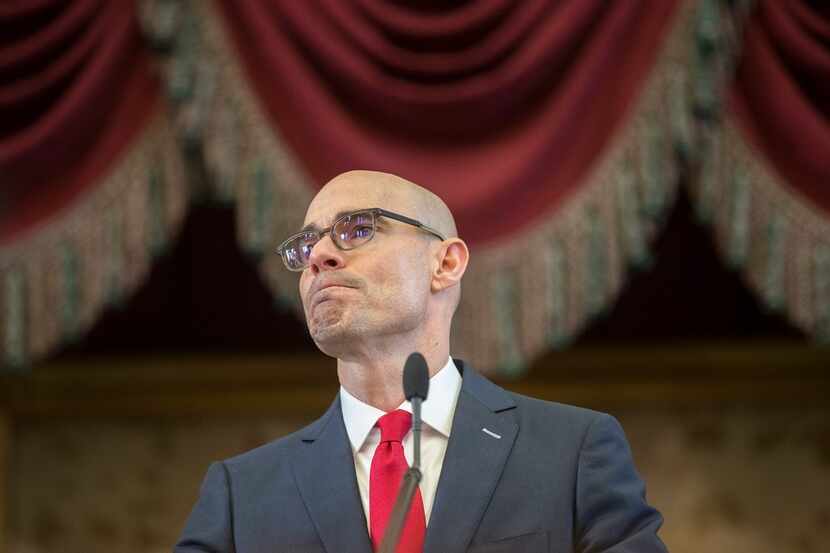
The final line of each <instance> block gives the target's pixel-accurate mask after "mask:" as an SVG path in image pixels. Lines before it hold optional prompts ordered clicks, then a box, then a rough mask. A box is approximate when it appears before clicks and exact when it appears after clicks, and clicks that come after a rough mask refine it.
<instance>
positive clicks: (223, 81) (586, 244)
mask: <svg viewBox="0 0 830 553" xmlns="http://www.w3.org/2000/svg"><path fill="white" fill-rule="evenodd" d="M216 1H217V0H214V2H194V1H191V2H189V3H188V4H187V6H188V8H187V10H188V13H189V14H190V17H192V22H193V23H191V24H194V25H198V27H199V28H198V32H197V33H196V34H197V35H198V37H199V40H200V41H201V43H200V44H199V59H200V63H199V64H198V69H196V70H195V75H196V76H195V81H196V82H195V86H194V89H193V94H192V97H191V98H189V99H188V100H187V101H185V102H183V103H182V105H181V107H180V110H179V120H180V125H181V126H182V128H184V129H185V131H184V132H185V134H190V135H195V134H198V136H199V140H200V141H201V142H200V144H201V148H202V152H203V156H204V163H205V164H206V167H207V172H208V174H209V176H210V177H211V178H212V182H213V185H214V187H215V192H216V193H218V194H219V195H220V196H224V197H228V198H231V199H235V200H236V202H237V213H238V226H237V230H238V234H239V240H240V243H241V244H242V245H243V246H244V247H245V248H246V249H249V250H251V251H253V252H255V253H259V254H265V255H264V256H263V257H262V258H261V263H260V271H261V274H262V275H263V278H264V279H265V280H266V282H267V283H268V285H269V286H270V287H271V289H272V291H273V292H274V294H275V296H276V297H277V298H279V299H281V301H283V302H285V303H287V304H288V305H290V306H291V307H292V308H293V309H294V310H295V311H296V312H297V313H298V315H300V316H301V313H302V311H301V308H300V304H299V298H298V295H297V277H296V275H294V274H292V273H289V272H288V271H286V270H285V269H284V268H283V266H282V263H281V261H280V259H279V256H277V255H276V254H271V252H270V250H269V248H270V247H271V246H272V245H275V244H276V243H278V242H279V240H280V239H281V238H283V237H284V236H287V235H288V234H289V233H291V232H293V231H294V230H296V229H297V228H299V226H301V224H302V219H303V216H304V209H305V207H306V206H307V205H308V202H309V201H310V200H311V198H312V196H313V194H312V190H313V187H312V186H311V184H310V180H309V177H308V175H307V174H305V173H304V171H303V169H302V167H301V164H300V163H299V162H298V156H296V155H295V154H294V152H291V151H290V149H289V147H288V146H287V145H286V143H285V141H284V140H283V139H282V138H281V137H280V134H279V130H278V129H274V128H272V127H271V126H270V125H269V123H268V119H267V116H266V115H265V113H264V109H263V108H262V107H261V106H260V105H259V102H258V100H257V98H256V96H255V94H254V93H253V91H252V90H251V89H250V85H249V84H248V81H247V77H246V76H245V75H244V70H243V68H242V67H241V64H240V62H239V61H238V60H237V59H236V54H235V52H234V48H233V46H232V43H231V39H230V37H229V36H227V34H226V30H225V29H224V27H223V23H222V19H221V17H220V15H219V14H218V13H217V10H218V7H217V4H216V3H215V2H216ZM695 4H696V3H695V2H692V1H686V2H683V3H682V4H681V5H680V6H678V10H677V14H675V15H676V17H675V20H674V21H673V22H672V24H671V28H670V29H669V30H668V32H667V34H666V39H665V43H664V47H663V50H662V52H661V53H660V55H659V59H658V61H657V63H656V64H655V67H654V68H653V70H652V73H651V75H650V77H649V78H648V81H647V84H646V86H645V87H644V89H643V91H642V92H641V94H640V97H639V99H638V100H637V105H636V106H635V107H634V108H633V109H632V110H631V112H630V114H629V116H628V118H627V121H626V122H625V123H624V124H622V126H621V128H620V130H619V131H618V132H617V136H616V137H615V138H614V140H613V142H612V144H611V145H610V146H609V147H608V148H607V149H606V151H605V153H604V154H603V155H602V158H601V160H600V161H599V162H598V163H597V164H596V168H595V169H594V170H593V171H592V173H591V174H590V175H589V176H588V177H587V178H586V183H585V184H583V186H582V187H581V188H580V190H579V191H578V192H577V193H576V194H575V195H574V196H573V197H572V198H570V199H569V200H568V201H567V202H566V204H565V205H563V206H560V207H559V208H558V209H557V210H556V211H555V212H554V213H552V214H551V215H550V216H549V217H548V218H547V219H546V220H545V221H543V222H541V223H539V224H538V225H536V226H535V227H534V228H533V229H531V230H529V231H526V232H524V233H523V235H522V236H521V237H511V239H510V242H509V244H508V243H502V244H497V245H494V246H488V247H480V248H477V249H476V250H475V251H474V252H473V260H472V263H471V268H470V272H469V273H468V276H467V277H466V278H465V280H464V285H463V290H464V291H463V294H462V296H463V298H462V303H461V306H460V308H459V311H458V313H457V314H456V320H455V325H454V334H453V343H452V351H453V354H454V355H458V356H461V357H464V358H466V359H468V360H469V361H471V362H472V363H473V364H475V365H476V366H477V367H479V368H480V369H482V370H485V371H490V372H493V371H503V372H508V373H510V372H513V371H516V370H521V368H522V367H524V366H525V365H526V364H527V363H528V362H529V361H530V360H532V359H533V358H534V357H535V356H537V355H539V354H540V353H542V352H544V351H546V350H548V349H550V348H551V347H561V346H563V345H565V344H566V343H567V342H568V340H569V339H571V338H572V337H573V336H575V335H576V334H577V333H578V332H579V331H581V330H582V329H583V328H584V327H585V325H586V324H587V323H588V322H589V321H590V320H591V319H592V318H593V317H595V316H597V315H598V314H601V313H602V312H603V311H605V310H607V308H608V306H609V305H610V304H611V303H612V302H613V301H614V300H615V299H616V297H617V295H618V294H619V291H620V289H621V287H622V285H623V282H624V280H625V277H626V273H627V271H628V268H629V267H630V266H631V265H643V264H644V263H646V262H647V260H648V241H649V240H650V238H651V237H653V236H654V234H655V233H656V231H657V229H658V228H659V226H660V224H661V219H662V214H663V213H664V211H665V209H666V207H667V206H670V205H671V204H672V203H673V199H674V196H675V194H676V190H677V180H678V178H677V163H676V161H675V159H676V144H675V142H686V141H688V136H687V135H689V134H690V133H691V130H690V128H691V122H690V121H689V117H690V114H689V110H688V102H689V101H690V99H689V96H690V94H691V89H692V88H691V83H690V78H689V65H690V53H689V52H690V51H691V50H692V49H693V47H694V28H695V17H694V16H695V15H696V10H695V9H694V5H695ZM182 48H184V47H182ZM186 56H187V53H186V52H185V51H179V52H174V55H173V56H172V57H171V59H170V61H169V67H170V68H171V71H173V70H174V68H175V66H176V63H177V62H176V59H177V57H179V58H180V59H182V58H186ZM179 67H181V64H179ZM187 129H190V131H188V130H187ZM194 129H195V130H194ZM263 204H265V205H263Z"/></svg>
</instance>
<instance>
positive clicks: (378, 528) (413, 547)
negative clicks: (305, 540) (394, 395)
mask: <svg viewBox="0 0 830 553" xmlns="http://www.w3.org/2000/svg"><path fill="white" fill-rule="evenodd" d="M375 426H377V427H378V428H380V443H379V444H378V447H377V449H376V450H375V455H374V457H372V469H371V472H370V473H369V521H370V527H371V531H372V546H373V547H374V550H375V551H378V550H380V543H381V542H382V541H383V533H384V532H385V531H386V524H387V522H388V521H389V516H390V515H391V514H392V508H393V507H394V505H395V499H397V497H398V492H399V491H400V489H401V482H402V481H403V475H404V473H406V471H407V470H408V469H409V466H408V465H407V464H406V458H405V457H404V455H403V444H402V442H403V437H404V436H405V435H406V433H407V432H409V428H410V427H411V426H412V415H411V414H410V413H407V412H406V411H401V410H400V409H398V410H397V411H392V412H391V413H387V414H385V415H383V416H382V417H381V418H379V419H378V422H377V424H376V425H375ZM425 533H426V521H425V518H424V501H423V499H421V490H420V489H418V490H416V491H415V497H413V498H412V504H411V505H410V507H409V513H408V514H407V515H406V522H405V523H404V526H403V530H402V531H401V539H400V541H399V542H398V548H397V549H396V550H395V551H396V553H422V551H423V549H424V534H425Z"/></svg>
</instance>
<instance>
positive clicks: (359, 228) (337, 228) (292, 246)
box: [283, 211, 375, 270]
mask: <svg viewBox="0 0 830 553" xmlns="http://www.w3.org/2000/svg"><path fill="white" fill-rule="evenodd" d="M374 233H375V214H374V213H372V212H371V211H365V212H360V213H353V214H351V215H347V216H345V217H342V218H340V219H338V220H337V221H336V222H335V223H334V226H333V227H332V229H331V236H332V239H333V240H334V243H335V245H336V246H337V247H338V248H340V249H342V250H352V249H354V248H357V247H358V246H362V245H363V244H365V243H366V242H368V241H369V240H371V239H372V236H374ZM319 240H320V235H319V234H318V233H316V232H303V233H301V234H298V235H297V236H296V237H294V239H293V240H291V241H289V242H288V243H287V244H286V245H285V246H284V248H283V259H284V260H285V264H286V265H288V267H289V268H290V269H292V270H300V269H303V268H305V267H306V266H308V258H309V256H310V255H311V250H312V248H314V245H315V244H317V242H318V241H319Z"/></svg>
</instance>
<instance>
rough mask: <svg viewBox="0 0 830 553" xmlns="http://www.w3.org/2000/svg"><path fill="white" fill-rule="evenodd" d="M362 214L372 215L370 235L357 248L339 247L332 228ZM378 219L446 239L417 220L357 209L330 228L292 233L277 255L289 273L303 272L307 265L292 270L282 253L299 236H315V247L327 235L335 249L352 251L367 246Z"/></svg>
mask: <svg viewBox="0 0 830 553" xmlns="http://www.w3.org/2000/svg"><path fill="white" fill-rule="evenodd" d="M362 213H371V214H372V235H371V236H370V237H369V238H368V239H367V240H366V241H365V242H361V243H360V244H358V245H357V246H354V247H352V248H344V247H343V246H341V245H340V244H339V240H338V238H337V235H336V234H335V232H334V228H335V227H336V226H337V225H338V224H339V223H340V222H341V221H343V219H347V218H349V217H354V216H355V215H360V214H362ZM378 217H386V218H387V219H392V220H395V221H398V222H401V223H406V224H407V225H412V226H413V227H416V228H419V229H421V230H423V231H425V232H428V233H430V234H432V235H433V236H435V237H437V238H439V239H440V240H441V241H442V242H443V241H444V240H446V239H447V238H446V237H445V236H444V235H443V234H441V233H440V232H438V231H437V230H435V229H434V228H432V227H429V226H427V225H425V224H423V223H422V222H420V221H418V220H417V219H413V218H411V217H407V216H406V215H401V214H400V213H395V212H394V211H388V210H386V209H383V208H381V207H370V208H368V209H358V210H355V211H352V212H349V213H345V214H343V215H341V216H340V217H338V218H337V219H336V220H335V221H334V222H333V223H332V224H331V226H330V227H326V228H324V229H320V230H314V229H308V230H302V231H300V232H297V233H294V234H292V235H291V236H289V237H288V238H286V239H285V240H283V242H282V243H281V244H280V245H279V246H278V247H277V253H278V254H279V255H280V257H281V258H282V262H283V264H285V267H286V268H287V269H288V270H289V271H294V272H300V271H304V270H305V269H306V268H307V267H308V263H306V264H305V265H303V266H302V267H299V268H297V269H292V268H291V266H290V265H289V264H288V260H287V259H286V258H285V254H284V253H283V252H284V250H285V248H286V246H287V245H288V243H289V242H291V241H293V240H295V239H297V238H298V237H300V236H308V235H309V234H311V235H316V238H317V239H316V240H315V241H314V244H315V245H316V244H317V242H319V241H320V240H322V239H323V236H325V235H326V234H328V235H329V238H331V241H332V243H333V244H334V245H335V246H336V247H337V249H339V250H343V251H349V250H354V249H357V248H359V247H360V246H363V245H365V244H368V243H369V242H371V241H372V239H373V238H374V237H375V232H376V231H377V219H378ZM312 247H314V245H312Z"/></svg>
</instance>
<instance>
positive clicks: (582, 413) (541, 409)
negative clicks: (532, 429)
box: [505, 390, 613, 429]
mask: <svg viewBox="0 0 830 553" xmlns="http://www.w3.org/2000/svg"><path fill="white" fill-rule="evenodd" d="M505 391H506V392H507V393H508V394H509V395H510V396H511V397H512V398H513V400H514V401H515V402H516V407H517V415H518V416H519V417H520V418H522V419H525V420H542V421H545V422H546V423H555V424H562V425H567V426H569V427H572V428H585V429H587V428H588V427H590V426H591V425H592V424H594V423H595V422H597V421H599V420H602V419H609V418H613V417H612V416H611V415H609V414H607V413H603V412H601V411H595V410H593V409H588V408H585V407H578V406H576V405H568V404H566V403H559V402H556V401H547V400H544V399H539V398H535V397H530V396H526V395H522V394H518V393H516V392H511V391H509V390H505Z"/></svg>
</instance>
